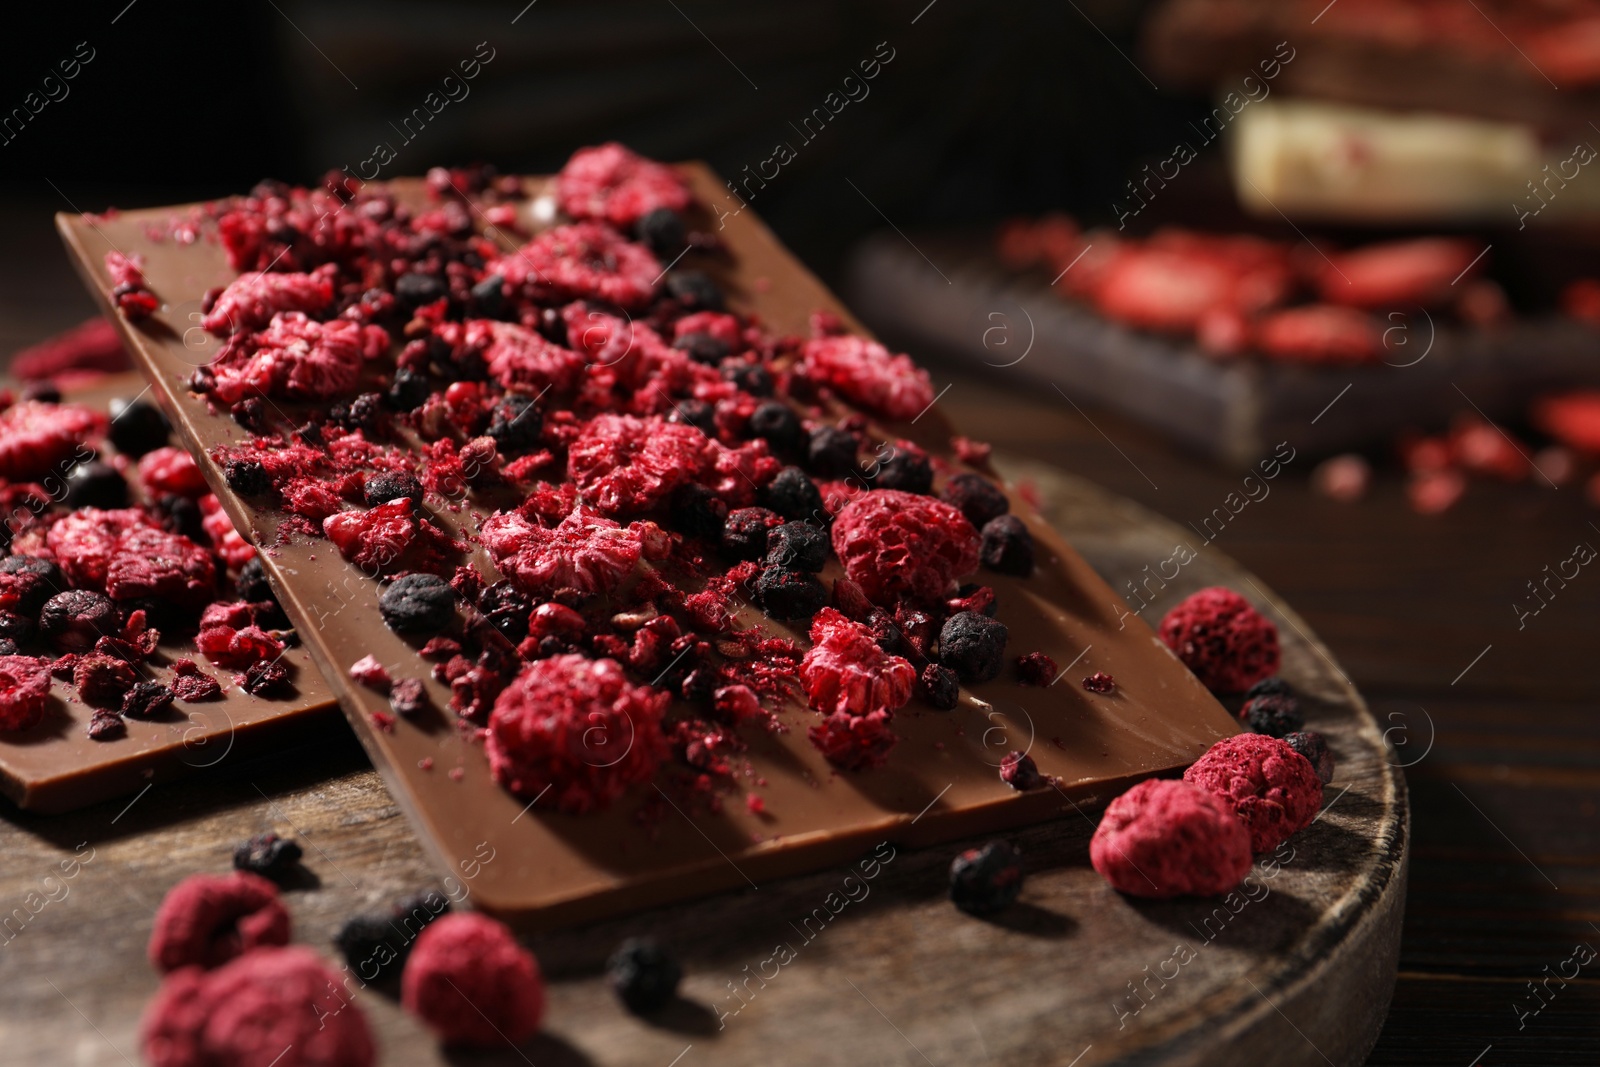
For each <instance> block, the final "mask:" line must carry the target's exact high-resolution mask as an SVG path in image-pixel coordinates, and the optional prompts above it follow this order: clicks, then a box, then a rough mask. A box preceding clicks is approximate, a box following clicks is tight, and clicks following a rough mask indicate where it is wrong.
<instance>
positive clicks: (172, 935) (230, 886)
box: [149, 871, 289, 973]
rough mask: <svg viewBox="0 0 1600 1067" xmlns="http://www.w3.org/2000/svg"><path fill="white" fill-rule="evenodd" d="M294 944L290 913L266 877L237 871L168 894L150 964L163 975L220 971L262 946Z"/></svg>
mask: <svg viewBox="0 0 1600 1067" xmlns="http://www.w3.org/2000/svg"><path fill="white" fill-rule="evenodd" d="M288 943H289V912H288V911H287V910H286V909H285V908H284V906H283V904H282V903H281V902H280V901H279V900H278V889H277V887H276V886H274V885H273V884H272V883H271V882H269V881H267V880H266V879H265V878H259V877H257V876H256V875H253V874H246V873H244V872H241V871H236V872H234V873H232V874H226V875H211V874H195V875H190V876H189V877H188V878H185V879H184V880H183V881H181V882H179V883H178V884H177V885H175V886H173V887H172V889H170V890H169V891H168V892H167V895H166V897H165V898H164V899H163V900H162V901H161V907H160V908H159V909H157V911H156V920H155V927H154V929H152V930H151V932H150V945H149V956H150V963H151V965H152V966H154V967H155V968H156V970H158V971H161V972H163V973H165V972H168V971H175V970H177V969H178V968H179V967H192V966H199V967H216V966H218V965H219V964H222V963H226V962H227V961H228V960H231V959H233V958H234V957H235V956H238V955H239V954H240V953H242V952H245V951H247V950H249V949H252V948H255V947H257V946H259V945H286V944H288Z"/></svg>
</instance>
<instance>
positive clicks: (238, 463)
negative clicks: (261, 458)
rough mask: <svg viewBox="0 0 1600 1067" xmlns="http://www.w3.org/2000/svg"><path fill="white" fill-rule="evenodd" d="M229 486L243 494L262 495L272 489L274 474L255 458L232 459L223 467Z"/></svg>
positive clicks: (223, 473) (223, 474)
mask: <svg viewBox="0 0 1600 1067" xmlns="http://www.w3.org/2000/svg"><path fill="white" fill-rule="evenodd" d="M222 476H223V477H224V478H226V479H227V482H228V488H229V489H232V490H233V491H234V492H235V493H239V494H240V495H242V496H261V495H262V494H264V493H269V492H271V491H272V476H271V475H269V474H268V473H267V468H266V467H263V466H262V465H261V464H259V463H257V462H255V461H254V460H248V459H231V460H229V461H228V462H227V465H226V466H224V467H223V468H222Z"/></svg>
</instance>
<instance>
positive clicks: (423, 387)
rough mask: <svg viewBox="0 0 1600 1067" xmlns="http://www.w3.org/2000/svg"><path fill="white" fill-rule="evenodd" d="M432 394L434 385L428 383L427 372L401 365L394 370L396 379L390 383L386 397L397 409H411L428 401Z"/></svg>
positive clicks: (390, 404) (391, 405)
mask: <svg viewBox="0 0 1600 1067" xmlns="http://www.w3.org/2000/svg"><path fill="white" fill-rule="evenodd" d="M432 395H433V386H431V385H429V384H428V376H427V375H426V374H423V373H422V372H421V371H415V370H411V369H410V368H408V367H401V368H400V369H399V370H397V371H395V372H394V381H393V382H391V383H390V385H389V391H388V392H387V393H386V394H385V395H384V399H385V400H386V401H387V402H388V404H389V406H390V407H392V408H394V409H395V410H396V411H411V410H413V409H414V408H419V407H421V406H422V405H423V404H425V403H427V402H428V397H430V396H432Z"/></svg>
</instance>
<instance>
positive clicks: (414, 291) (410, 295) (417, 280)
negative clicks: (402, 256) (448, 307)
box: [394, 271, 450, 307]
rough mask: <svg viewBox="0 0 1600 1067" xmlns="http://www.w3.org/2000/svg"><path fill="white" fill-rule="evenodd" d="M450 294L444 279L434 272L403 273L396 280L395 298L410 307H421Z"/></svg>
mask: <svg viewBox="0 0 1600 1067" xmlns="http://www.w3.org/2000/svg"><path fill="white" fill-rule="evenodd" d="M449 294H450V290H449V288H448V287H447V286H446V285H445V283H444V279H443V278H440V277H439V276H438V275H434V274H418V273H416V272H415V271H413V272H412V273H410V274H402V275H400V277H398V278H396V279H395V280H394V295H395V299H397V300H399V301H400V302H401V303H402V304H405V305H406V306H408V307H421V306H422V305H423V304H431V303H433V302H434V301H435V300H438V299H439V298H440V297H442V296H448V295H449Z"/></svg>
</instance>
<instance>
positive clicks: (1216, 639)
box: [1160, 586, 1278, 693]
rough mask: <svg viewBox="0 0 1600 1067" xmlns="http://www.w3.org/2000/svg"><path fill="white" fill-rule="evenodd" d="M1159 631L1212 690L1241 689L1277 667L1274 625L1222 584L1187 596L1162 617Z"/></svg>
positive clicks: (1276, 630) (1236, 691) (1229, 690)
mask: <svg viewBox="0 0 1600 1067" xmlns="http://www.w3.org/2000/svg"><path fill="white" fill-rule="evenodd" d="M1160 633H1161V640H1162V641H1165V642H1166V644H1167V647H1168V648H1170V649H1172V651H1173V652H1175V653H1177V655H1178V658H1179V659H1181V660H1182V661H1183V663H1184V666H1186V667H1188V668H1189V669H1190V670H1191V671H1193V672H1194V674H1195V677H1196V678H1199V679H1200V684H1202V685H1204V686H1205V687H1206V688H1207V689H1210V690H1212V691H1213V692H1217V693H1239V692H1243V691H1244V690H1246V689H1249V688H1250V687H1251V686H1252V685H1254V684H1255V683H1256V682H1259V681H1260V680H1261V679H1263V678H1265V677H1267V676H1268V675H1272V674H1276V673H1277V672H1278V628H1277V627H1276V626H1274V625H1273V624H1272V620H1271V619H1268V618H1267V617H1266V616H1264V615H1262V614H1261V613H1260V612H1258V611H1257V610H1256V609H1255V608H1253V607H1251V605H1250V602H1249V601H1248V600H1246V599H1245V598H1244V597H1242V596H1240V595H1239V594H1238V593H1235V592H1234V591H1233V590H1231V589H1225V588H1223V587H1222V586H1212V587H1211V588H1209V589H1202V590H1200V591H1199V592H1198V593H1194V594H1192V595H1191V596H1188V597H1185V598H1184V599H1183V600H1182V601H1181V602H1180V603H1179V604H1178V605H1177V606H1176V607H1174V608H1173V609H1172V610H1171V611H1169V612H1167V614H1166V617H1165V618H1163V619H1162V620H1161V627H1160Z"/></svg>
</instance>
